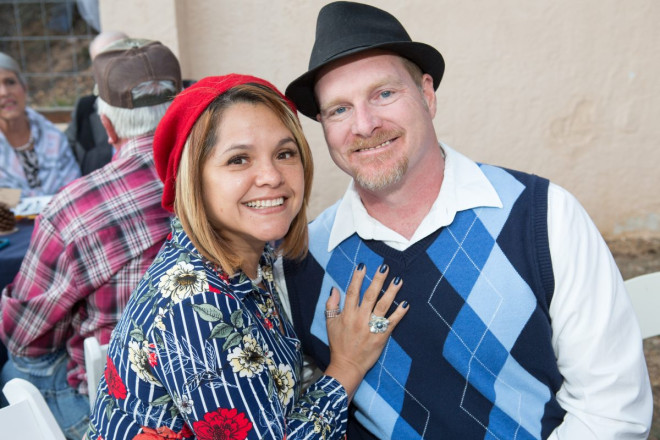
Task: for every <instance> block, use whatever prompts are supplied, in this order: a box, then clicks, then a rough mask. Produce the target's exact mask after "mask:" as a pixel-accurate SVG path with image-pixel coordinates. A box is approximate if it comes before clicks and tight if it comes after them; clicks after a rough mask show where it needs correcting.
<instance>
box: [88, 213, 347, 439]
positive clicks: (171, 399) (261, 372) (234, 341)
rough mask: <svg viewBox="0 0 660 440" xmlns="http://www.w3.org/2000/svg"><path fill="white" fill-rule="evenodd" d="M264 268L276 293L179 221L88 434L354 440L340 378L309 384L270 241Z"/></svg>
mask: <svg viewBox="0 0 660 440" xmlns="http://www.w3.org/2000/svg"><path fill="white" fill-rule="evenodd" d="M260 265H261V268H262V270H263V273H264V281H263V285H264V286H265V289H264V288H261V287H257V286H255V285H254V284H253V283H252V281H251V280H250V279H249V278H247V277H246V276H245V274H243V273H242V272H239V273H238V274H236V275H233V276H231V277H230V276H228V275H227V274H225V273H224V272H222V270H220V269H219V268H218V267H217V266H215V265H213V264H212V263H210V262H208V260H206V259H204V258H203V257H202V256H201V255H200V254H199V253H198V252H197V251H196V250H195V248H194V246H193V245H192V243H191V241H190V239H189V238H188V237H187V235H186V233H185V232H184V231H183V229H182V227H181V224H180V223H179V221H178V219H175V220H173V222H172V235H171V237H170V239H168V241H167V242H166V243H165V245H164V246H163V249H162V250H161V252H160V254H159V255H158V256H157V257H156V260H155V261H154V264H153V265H152V266H151V267H150V268H149V270H148V271H147V273H146V274H145V277H144V278H143V280H142V281H141V282H140V285H139V286H138V288H137V289H136V291H135V292H134V293H133V295H132V296H131V300H130V301H129V304H128V306H127V308H126V311H125V313H124V315H123V316H122V318H121V320H120V322H119V323H118V324H117V327H116V329H115V331H114V333H113V335H112V340H111V342H110V346H109V349H108V359H107V363H106V369H105V374H104V377H103V378H102V379H101V383H100V384H99V388H98V391H99V393H98V397H97V400H96V404H95V407H94V410H93V411H92V420H91V423H90V429H89V431H88V435H87V437H88V438H93V439H97V438H103V439H105V440H111V439H132V438H134V437H135V436H136V435H138V434H140V433H144V434H154V437H153V438H186V439H187V438H193V436H194V438H197V439H198V440H206V439H208V440H212V439H217V438H223V439H233V440H243V439H246V438H248V439H283V438H287V439H288V440H293V439H340V438H343V435H344V432H345V430H346V418H347V396H346V392H345V390H344V388H343V387H342V386H341V384H339V382H337V381H336V380H335V379H333V378H331V377H329V376H322V377H321V378H319V379H318V381H317V382H315V383H314V384H312V385H311V386H310V388H308V389H307V391H306V392H304V393H303V392H302V390H301V388H302V387H301V380H300V378H301V369H302V368H301V367H302V355H301V348H300V341H299V339H298V338H297V337H296V334H295V333H294V330H293V326H292V325H291V323H290V321H288V320H287V319H286V317H284V315H280V314H279V310H281V304H280V302H279V297H278V295H277V293H276V290H275V287H274V284H273V275H272V250H271V249H270V248H268V247H267V248H266V251H265V252H264V254H263V255H262V258H261V261H260ZM156 433H159V435H160V436H156ZM140 438H142V437H140ZM145 438H147V436H145ZM148 438H152V437H148Z"/></svg>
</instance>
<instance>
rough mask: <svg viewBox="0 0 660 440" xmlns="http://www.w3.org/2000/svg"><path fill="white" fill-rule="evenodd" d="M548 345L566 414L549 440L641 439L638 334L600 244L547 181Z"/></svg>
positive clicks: (645, 402) (644, 432)
mask: <svg viewBox="0 0 660 440" xmlns="http://www.w3.org/2000/svg"><path fill="white" fill-rule="evenodd" d="M548 191H549V194H548V235H549V241H550V254H551V256H552V269H553V271H554V278H555V291H554V296H553V298H552V302H551V304H550V319H551V320H552V332H553V336H552V342H553V348H554V351H555V355H556V356H557V365H558V367H559V371H560V372H561V374H562V375H563V377H564V383H563V384H562V386H561V388H560V390H559V392H558V393H557V400H558V401H559V404H560V405H561V406H562V407H563V408H564V409H565V410H566V411H567V413H566V416H565V418H564V422H563V423H562V424H561V425H560V426H558V427H557V429H555V431H554V432H553V433H552V434H551V435H550V437H549V438H550V439H553V440H558V439H581V440H589V439H601V440H602V439H645V438H647V436H648V433H649V429H650V424H651V417H652V412H653V399H652V394H651V385H650V381H649V375H648V371H647V369H646V362H645V359H644V352H643V349H642V337H641V333H640V330H639V326H638V324H637V319H636V317H635V312H634V310H633V307H632V304H631V302H630V298H629V297H628V294H627V292H626V290H625V287H624V284H623V279H622V278H621V274H620V272H619V269H618V267H617V266H616V263H615V262H614V259H613V258H612V254H611V253H610V251H609V248H608V247H607V244H606V243H605V241H604V240H603V238H602V236H601V235H600V233H599V231H598V229H597V228H596V226H595V225H594V224H593V222H592V221H591V219H590V218H589V216H588V214H587V213H586V211H585V210H584V208H583V207H582V206H581V205H580V203H579V202H578V201H577V200H576V199H575V198H574V197H573V196H572V195H571V194H569V193H568V192H567V191H566V190H564V189H563V188H560V187H559V186H557V185H553V184H550V188H549V190H548Z"/></svg>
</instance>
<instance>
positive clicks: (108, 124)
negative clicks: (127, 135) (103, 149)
mask: <svg viewBox="0 0 660 440" xmlns="http://www.w3.org/2000/svg"><path fill="white" fill-rule="evenodd" d="M100 116H101V124H103V128H105V132H106V133H107V134H108V143H110V145H115V144H117V143H118V142H119V136H117V132H116V131H115V126H114V125H112V121H110V119H108V117H107V116H106V115H100Z"/></svg>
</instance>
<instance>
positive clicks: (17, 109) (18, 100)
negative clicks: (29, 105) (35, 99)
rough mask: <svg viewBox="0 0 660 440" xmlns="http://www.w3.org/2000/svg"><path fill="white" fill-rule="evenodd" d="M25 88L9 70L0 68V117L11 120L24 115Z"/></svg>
mask: <svg viewBox="0 0 660 440" xmlns="http://www.w3.org/2000/svg"><path fill="white" fill-rule="evenodd" d="M25 99H26V93H25V89H24V88H23V86H22V85H21V83H20V81H19V80H18V77H17V76H16V74H15V73H14V72H12V71H11V70H6V69H0V119H4V120H12V119H16V118H20V117H23V116H24V115H25Z"/></svg>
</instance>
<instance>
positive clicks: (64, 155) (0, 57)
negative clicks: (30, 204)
mask: <svg viewBox="0 0 660 440" xmlns="http://www.w3.org/2000/svg"><path fill="white" fill-rule="evenodd" d="M26 98H27V87H26V84H25V79H24V78H23V75H22V74H21V71H20V68H19V67H18V63H16V61H15V60H14V59H13V58H11V57H10V56H9V55H6V54H4V53H2V52H0V187H1V188H18V189H20V190H22V193H21V194H22V196H43V195H51V194H55V193H56V192H57V191H58V190H59V189H60V188H61V187H63V186H64V185H66V184H67V183H69V182H71V181H72V180H74V179H76V178H78V177H80V168H79V167H78V164H77V163H76V160H75V158H74V157H73V152H72V151H71V148H69V143H68V141H67V139H66V136H64V133H62V132H61V131H60V130H58V129H57V127H55V125H53V124H52V123H51V122H50V121H48V120H47V119H46V118H44V117H43V116H42V115H40V114H39V113H37V112H36V111H34V110H32V109H31V108H29V107H27V106H26Z"/></svg>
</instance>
